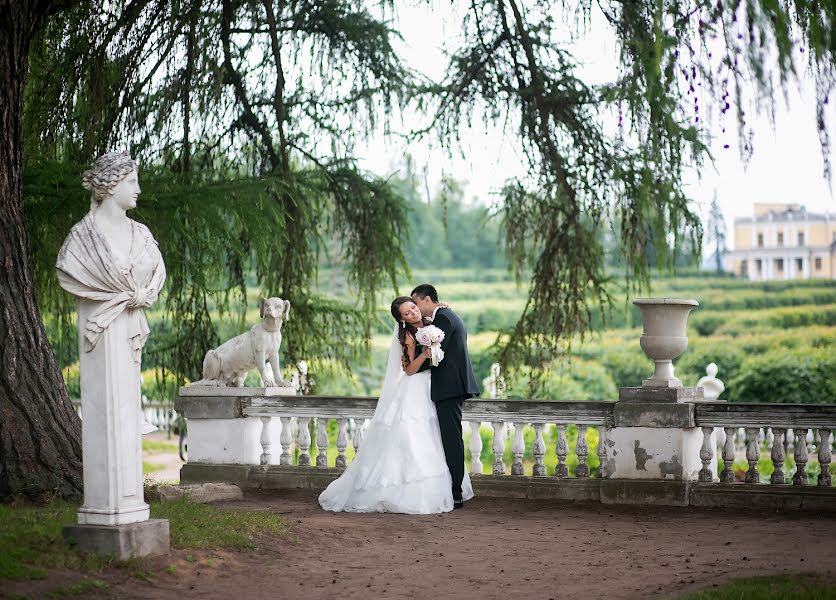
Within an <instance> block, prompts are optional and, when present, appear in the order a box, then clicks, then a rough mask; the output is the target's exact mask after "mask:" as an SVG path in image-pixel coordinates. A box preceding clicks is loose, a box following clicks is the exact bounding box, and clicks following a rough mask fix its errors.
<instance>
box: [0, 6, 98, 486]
mask: <svg viewBox="0 0 836 600" xmlns="http://www.w3.org/2000/svg"><path fill="white" fill-rule="evenodd" d="M67 4H68V3H66V2H63V3H60V5H59V3H55V2H52V3H51V2H46V1H43V0H41V1H40V2H36V1H27V0H0V499H5V498H8V497H9V496H12V495H25V496H28V497H30V498H37V497H40V496H43V495H45V494H55V493H57V494H59V495H62V496H66V495H76V494H79V493H80V492H81V489H82V477H81V422H80V420H79V418H78V416H76V414H75V411H74V410H73V407H72V405H71V404H70V400H69V398H68V396H67V390H66V388H65V387H64V382H63V381H62V379H61V373H60V372H59V371H58V367H57V365H56V363H55V355H54V354H53V352H52V349H51V348H50V347H49V343H48V342H47V338H46V333H45V332H44V328H43V325H42V323H41V317H40V311H39V310H38V302H37V295H36V293H35V284H34V281H33V276H32V263H31V261H30V259H29V253H28V250H27V248H28V240H27V235H26V228H25V225H24V214H23V193H22V186H21V183H22V173H21V171H22V165H21V157H22V149H21V118H22V111H23V88H24V85H25V83H26V73H27V69H28V53H29V44H30V42H31V40H32V36H33V34H34V32H35V31H36V30H37V28H38V27H39V26H40V24H41V22H42V21H43V19H44V18H45V17H46V16H47V15H49V14H51V13H53V12H56V11H57V10H60V9H61V8H63V7H64V6H65V5H67Z"/></svg>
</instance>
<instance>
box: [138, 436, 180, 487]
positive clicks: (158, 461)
mask: <svg viewBox="0 0 836 600" xmlns="http://www.w3.org/2000/svg"><path fill="white" fill-rule="evenodd" d="M142 439H143V440H148V441H150V442H151V443H152V444H154V449H153V450H146V451H143V452H142V460H143V462H146V463H148V464H151V465H155V466H157V467H159V468H156V469H153V470H151V471H150V472H148V473H146V474H145V478H146V479H147V480H149V481H153V482H155V483H179V482H180V467H182V466H183V464H185V463H184V462H183V461H182V460H180V456H179V455H178V454H177V436H173V437H171V439H169V437H168V436H167V435H166V433H165V432H163V431H155V432H154V433H149V434H146V435H144V436H142Z"/></svg>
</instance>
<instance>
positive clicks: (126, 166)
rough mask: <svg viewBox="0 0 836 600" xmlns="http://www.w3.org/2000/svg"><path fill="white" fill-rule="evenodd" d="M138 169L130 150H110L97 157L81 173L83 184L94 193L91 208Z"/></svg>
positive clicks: (93, 208) (91, 198)
mask: <svg viewBox="0 0 836 600" xmlns="http://www.w3.org/2000/svg"><path fill="white" fill-rule="evenodd" d="M136 170H138V169H137V165H136V161H135V160H134V159H132V158H131V155H130V154H129V153H128V152H108V153H107V154H103V155H102V156H100V157H99V158H97V159H96V162H94V163H93V167H92V168H91V169H90V170H89V171H85V172H84V173H82V175H81V185H82V186H83V187H84V189H85V190H88V191H90V192H91V193H92V196H91V197H90V210H91V211H92V210H95V209H96V207H97V206H98V205H99V204H101V203H102V200H104V199H105V198H107V195H108V194H109V193H110V191H111V190H112V189H113V188H115V187H116V185H117V184H118V183H119V182H120V181H122V180H123V179H124V178H125V177H127V176H128V174H129V173H131V171H136Z"/></svg>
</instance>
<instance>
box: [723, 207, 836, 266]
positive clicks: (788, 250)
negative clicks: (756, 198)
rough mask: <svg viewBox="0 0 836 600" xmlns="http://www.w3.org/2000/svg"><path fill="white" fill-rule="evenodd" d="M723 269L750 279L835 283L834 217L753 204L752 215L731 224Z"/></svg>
mask: <svg viewBox="0 0 836 600" xmlns="http://www.w3.org/2000/svg"><path fill="white" fill-rule="evenodd" d="M724 266H725V269H726V270H727V271H734V273H736V274H737V275H739V276H741V277H746V278H748V279H751V280H753V281H771V280H774V279H811V278H829V279H836V214H831V213H829V212H828V213H824V214H819V213H811V212H807V209H806V208H805V207H804V206H802V205H800V204H762V203H755V206H754V216H753V217H741V218H737V219H735V220H734V250H733V251H730V252H728V253H726V255H725V257H724Z"/></svg>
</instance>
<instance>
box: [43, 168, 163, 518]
mask: <svg viewBox="0 0 836 600" xmlns="http://www.w3.org/2000/svg"><path fill="white" fill-rule="evenodd" d="M82 185H83V186H84V187H85V189H87V190H89V191H90V192H91V194H92V197H91V201H90V212H89V213H87V215H86V216H85V217H84V218H83V219H82V220H81V221H79V222H78V223H76V224H75V225H74V226H73V228H72V230H71V231H70V234H69V235H68V236H67V239H66V240H65V241H64V245H63V246H62V247H61V251H60V252H59V254H58V260H57V263H56V270H57V276H58V281H59V283H60V285H61V287H62V288H63V289H65V290H66V291H68V292H69V293H70V294H72V295H73V296H75V298H76V307H77V313H78V337H79V360H80V375H81V403H82V413H81V414H82V456H83V461H84V505H83V506H82V507H81V509H80V510H79V514H78V519H79V524H89V525H122V524H127V523H135V522H139V521H144V520H147V519H148V516H149V515H148V505H147V504H146V503H145V501H144V498H143V474H142V444H141V438H140V428H141V421H142V419H141V413H140V403H141V397H140V363H141V358H142V348H143V346H144V345H145V341H146V340H147V339H148V334H149V328H148V322H147V320H146V318H145V309H146V308H148V307H150V306H151V305H152V304H154V302H156V300H157V297H158V295H159V293H160V289H161V288H162V286H163V283H164V281H165V275H166V272H165V264H164V263H163V258H162V255H161V254H160V250H159V248H158V247H157V242H156V240H154V237H153V236H152V235H151V232H150V231H149V230H148V228H147V227H146V226H145V225H143V224H141V223H137V222H136V221H134V220H132V219H130V218H128V216H127V214H126V213H127V211H128V210H130V209H132V208H135V207H136V204H137V197H138V196H139V193H140V188H139V181H138V172H137V164H136V162H134V160H133V159H132V158H131V157H130V155H129V154H128V153H127V152H112V153H109V154H105V155H103V156H101V157H99V158H98V159H97V160H96V162H95V163H94V165H93V167H92V168H91V169H90V170H89V171H86V172H85V173H84V174H83V176H82Z"/></svg>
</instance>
